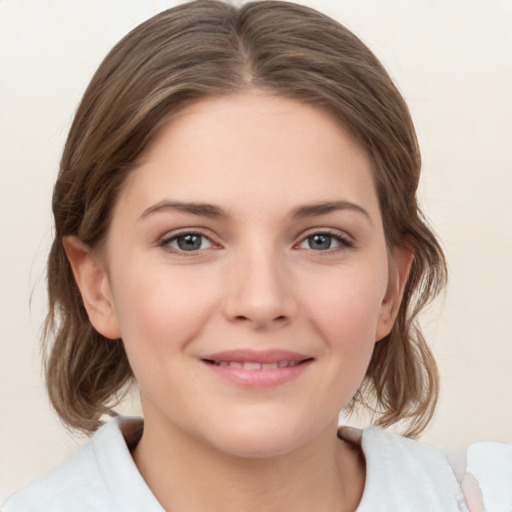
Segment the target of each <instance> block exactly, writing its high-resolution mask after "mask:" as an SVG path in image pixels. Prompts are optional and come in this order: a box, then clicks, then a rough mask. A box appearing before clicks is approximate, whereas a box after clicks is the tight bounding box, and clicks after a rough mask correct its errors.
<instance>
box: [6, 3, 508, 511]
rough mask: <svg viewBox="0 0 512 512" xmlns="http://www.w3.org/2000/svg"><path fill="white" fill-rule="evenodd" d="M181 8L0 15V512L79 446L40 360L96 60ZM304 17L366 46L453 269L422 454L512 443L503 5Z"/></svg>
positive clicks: (118, 6)
mask: <svg viewBox="0 0 512 512" xmlns="http://www.w3.org/2000/svg"><path fill="white" fill-rule="evenodd" d="M175 3H176V2H172V1H157V0H110V1H109V0H106V1H103V0H102V1H100V0H88V1H86V2H82V1H78V0H0V70H1V71H0V73H1V78H0V232H1V239H0V240H1V241H0V272H1V274H0V342H1V348H0V354H1V355H0V415H1V420H0V502H1V501H3V499H4V498H5V497H6V496H7V495H8V494H9V493H10V492H12V491H13V490H15V489H16V488H18V487H20V486H22V485H25V484H27V483H28V482H29V481H30V480H32V479H33V478H35V477H36V476H38V475H40V474H41V473H43V472H45V471H47V470H48V469H50V468H51V467H52V466H54V465H56V464H57V463H58V462H59V461H61V460H62V459H63V458H64V457H65V456H66V455H67V454H68V453H70V452H71V451H73V450H74V449H75V447H76V446H77V444H78V443H79V442H80V439H76V438H72V437H70V436H69V435H68V434H67V433H66V432H65V430H64V429H63V428H62V426H61V425H60V424H59V422H58V420H57V419H56V418H55V416H54V415H53V414H52V412H51V411H50V409H49V406H48V403H47V400H46V397H45V393H44V389H43V386H42V383H41V379H40V363H39V352H38V351H39V348H38V336H39V331H40V326H41V322H42V319H43V317H44V307H45V286H44V265H45V255H46V252H47V249H48V246H49V241H50V237H51V224H50V198H51V188H52V183H53V180H54V178H55V176H56V172H57V168H58V161H59V154H60V151H61V149H62V145H63V141H64V138H65V136H66V131H67V129H68V127H69V124H70V121H71V119H72V116H73V112H74V109H75V108H76V105H77V103H78V101H79V98H80V96H81V94H82V92H83V90H84V88H85V86H86V84H87V82H88V80H89V79H90V77H91V75H92V73H93V72H94V70H95V69H96V67H97V65H98V64H99V63H100V61H101V59H102V57H103V56H104V55H105V53H106V52H107V51H108V50H109V49H110V48H111V47H112V45H113V44H114V43H115V42H116V41H117V40H118V39H119V38H120V37H121V36H122V35H124V34H125V33H126V32H127V31H128V30H129V29H130V28H132V27H133V26H135V25H136V24H137V23H139V22H140V21H142V20H143V19H145V18H147V17H149V15H151V14H153V13H156V12H158V11H160V10H162V9H164V8H166V7H169V6H172V5H174V4H175ZM303 3H306V4H309V5H311V6H313V7H316V8H318V9H319V10H322V11H324V12H326V13H328V14H330V15H332V16H333V17H335V18H337V19H338V20H340V21H341V22H342V23H344V24H345V25H347V26H348V27H349V28H350V29H352V30H353V31H355V32H356V33H357V34H358V35H359V36H361V37H362V39H363V40H364V41H365V42H366V43H367V44H368V45H369V46H370V47H371V48H372V49H373V50H374V51H375V53H376V54H377V55H378V56H379V57H380V58H381V59H382V61H383V62H384V64H385V65H386V67H387V68H388V69H389V70H390V71H391V74H392V76H393V77H394V78H395V80H396V81H397V82H398V85H399V87H400V88H401V90H402V91H403V93H404V95H405V97H406V99H407V101H408V102H409V104H410V106H411V110H412V113H413V117H414V119H415V121H416V125H417V129H418V134H419V137H420V142H421V146H422V150H423V156H424V176H423V181H422V184H421V197H422V202H423V204H424V207H425V209H426V211H427V213H428V216H429V217H430V219H431V221H432V223H433V224H434V226H435V227H436V229H437V231H438V233H439V235H440V237H441V239H442V240H443V242H444V246H445V248H446V253H447V257H448V261H449V266H450V270H451V281H450V286H449V289H448V293H447V295H446V298H445V300H444V304H438V305H437V306H436V307H435V308H434V309H433V310H431V311H430V313H429V314H428V315H427V316H426V317H425V320H424V322H425V326H426V328H427V332H428V334H429V339H430V341H431V343H432V346H433V348H434V350H435V352H436V354H437V356H438V359H439V364H440V369H441V373H442V379H443V381H442V382H443V388H442V396H441V402H440V406H439V409H438V413H437V415H436V418H435V420H434V422H433V423H432V426H431V428H430V429H429V430H428V432H427V434H426V435H425V436H424V439H425V440H426V441H428V442H429V443H432V444H434V445H437V446H440V447H441V448H443V449H445V450H448V451H452V452H455V451H461V450H462V449H463V448H464V447H465V446H467V445H468V444H469V443H470V442H473V441H475V440H479V439H495V440H502V441H508V442H512V389H511V388H512V376H511V363H512V335H511V333H510V331H511V329H510V320H511V317H512V272H511V270H510V267H511V264H512V236H511V235H512V200H511V197H512V163H511V162H512V159H511V149H512V93H511V91H512V30H511V27H512V1H510V0H479V1H478V0H460V1H458V0H444V1H441V0H439V1H432V0H415V1H405V0H343V1H337V0H330V1H329V0H315V1H313V0H310V1H309V2H308V1H305V2H303ZM128 408H129V407H128Z"/></svg>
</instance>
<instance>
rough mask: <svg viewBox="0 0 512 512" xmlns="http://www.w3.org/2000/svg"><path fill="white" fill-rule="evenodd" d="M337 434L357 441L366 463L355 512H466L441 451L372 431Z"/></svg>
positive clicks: (461, 494)
mask: <svg viewBox="0 0 512 512" xmlns="http://www.w3.org/2000/svg"><path fill="white" fill-rule="evenodd" d="M340 435H341V436H342V438H347V439H352V440H353V441H354V440H355V441H356V442H359V443H360V445H361V448H362V451H363V454H364V457H365V460H366V484H365V490H364V493H363V498H362V500H361V504H360V506H359V508H358V512H367V511H372V510H377V509H378V510H380V511H383V512H384V511H389V512H391V511H393V512H399V511H406V510H425V511H430V510H431V511H437V510H443V512H467V510H468V509H467V505H466V501H465V498H464V495H463V493H462V489H461V487H460V484H459V483H458V482H457V479H456V477H455V474H454V472H453V470H452V467H451V465H450V463H449V462H448V460H447V458H446V457H445V456H444V454H443V453H442V452H441V451H439V450H437V449H436V448H433V447H431V446H428V445H426V444H424V443H421V442H419V441H414V440H412V439H408V438H405V437H402V436H398V435H395V434H391V433H389V432H386V431H383V430H380V429H375V428H368V429H364V430H362V431H358V430H357V429H342V430H341V432H340ZM358 437H359V441H357V438H358ZM376 507H377V508H376Z"/></svg>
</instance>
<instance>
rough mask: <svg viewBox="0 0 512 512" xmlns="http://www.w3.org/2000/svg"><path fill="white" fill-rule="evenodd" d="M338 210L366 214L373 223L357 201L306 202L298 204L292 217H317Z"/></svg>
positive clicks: (370, 220)
mask: <svg viewBox="0 0 512 512" xmlns="http://www.w3.org/2000/svg"><path fill="white" fill-rule="evenodd" d="M337 210H351V211H354V212H357V213H361V214H362V215H364V216H365V217H366V218H367V219H368V222H369V223H370V224H371V225H373V223H372V218H371V217H370V214H369V213H368V212H367V211H366V210H365V209H364V208H363V207H362V206H359V205H358V204H356V203H352V202H350V201H327V202H321V203H313V204H305V205H302V206H298V207H297V208H294V209H293V210H292V217H296V218H304V217H316V216H319V215H326V214H327V213H331V212H334V211H337Z"/></svg>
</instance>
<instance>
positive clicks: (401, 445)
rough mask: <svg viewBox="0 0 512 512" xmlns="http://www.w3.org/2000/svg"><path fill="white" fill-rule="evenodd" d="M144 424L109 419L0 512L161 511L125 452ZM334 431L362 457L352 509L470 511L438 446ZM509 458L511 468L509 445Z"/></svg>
mask: <svg viewBox="0 0 512 512" xmlns="http://www.w3.org/2000/svg"><path fill="white" fill-rule="evenodd" d="M142 425H143V424H142V420H141V419H140V418H128V417H117V418H114V419H113V420H111V421H109V422H108V423H107V424H106V425H104V426H103V427H102V428H101V429H99V430H98V431H97V432H96V433H95V434H94V436H93V437H92V438H91V439H90V440H89V441H87V442H86V443H85V444H84V445H83V446H82V447H80V448H79V450H78V451H77V452H76V453H75V454H74V455H73V456H71V457H70V458H69V459H68V460H67V461H65V462H64V463H63V464H61V465H60V466H58V467H57V468H56V469H54V470H53V471H51V472H50V473H48V474H46V475H44V476H43V477H41V478H39V479H38V480H36V481H35V482H34V483H33V484H32V485H30V486H29V487H27V488H26V489H23V490H21V491H18V492H17V493H14V494H13V495H12V496H11V497H10V498H8V500H7V501H6V502H5V504H4V506H3V508H2V512H165V511H164V509H163V507H162V506H161V505H160V504H159V503H158V501H157V499H156V498H155V496H154V495H153V493H152V492H151V490H150V489H149V487H148V486H147V484H146V482H145V481H144V479H143V478H142V476H141V474H140V473H139V471H138V469H137V467H136V465H135V463H134V462H133V459H132V457H131V454H130V448H133V447H134V446H135V445H136V444H137V442H138V441H139V439H140V436H141V434H142ZM340 435H341V437H342V438H344V439H346V440H347V441H351V442H356V443H359V444H360V445H361V447H362V450H363V453H364V456H365V459H366V483H365V489H364V493H363V497H362V500H361V503H360V505H359V507H358V508H357V512H430V511H432V512H467V511H468V508H467V506H466V502H465V499H464V496H463V493H462V489H461V487H460V485H459V484H458V482H457V480H456V478H455V475H454V473H453V470H452V468H451V466H450V464H449V462H448V461H447V459H446V458H445V456H444V455H443V454H442V453H441V452H440V451H438V450H437V449H435V448H432V447H430V446H427V445H425V444H423V443H420V442H418V441H412V440H410V439H406V438H403V437H400V436H397V435H394V434H390V433H388V432H385V431H383V430H379V429H374V428H368V429H364V430H358V429H353V428H342V429H341V430H340ZM477 451H478V450H477ZM510 455H511V458H510V461H509V462H510V464H511V466H512V448H511V452H510ZM504 507H505V508H502V509H501V508H500V509H489V510H488V512H501V511H502V510H503V511H512V498H511V502H510V503H508V504H504Z"/></svg>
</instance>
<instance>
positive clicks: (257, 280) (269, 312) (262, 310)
mask: <svg viewBox="0 0 512 512" xmlns="http://www.w3.org/2000/svg"><path fill="white" fill-rule="evenodd" d="M278 267H279V265H278V264H277V261H276V259H274V258H267V260H265V262H262V261H258V262H257V264H256V262H255V261H253V262H252V264H248V265H244V266H240V267H239V268H238V269H237V270H236V272H234V274H235V275H231V276H230V285H229V286H228V297H227V300H226V307H225V313H226V315H227V317H228V319H229V321H231V322H236V323H241V324H247V325H249V326H251V327H252V328H254V329H266V328H279V327H281V326H283V325H286V324H288V323H289V322H290V321H292V319H293V318H294V316H295V315H296V312H297V303H296V300H295V298H294V294H293V291H292V288H293V283H292V280H291V279H290V277H289V276H288V275H287V273H286V272H284V271H283V269H282V268H278Z"/></svg>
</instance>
